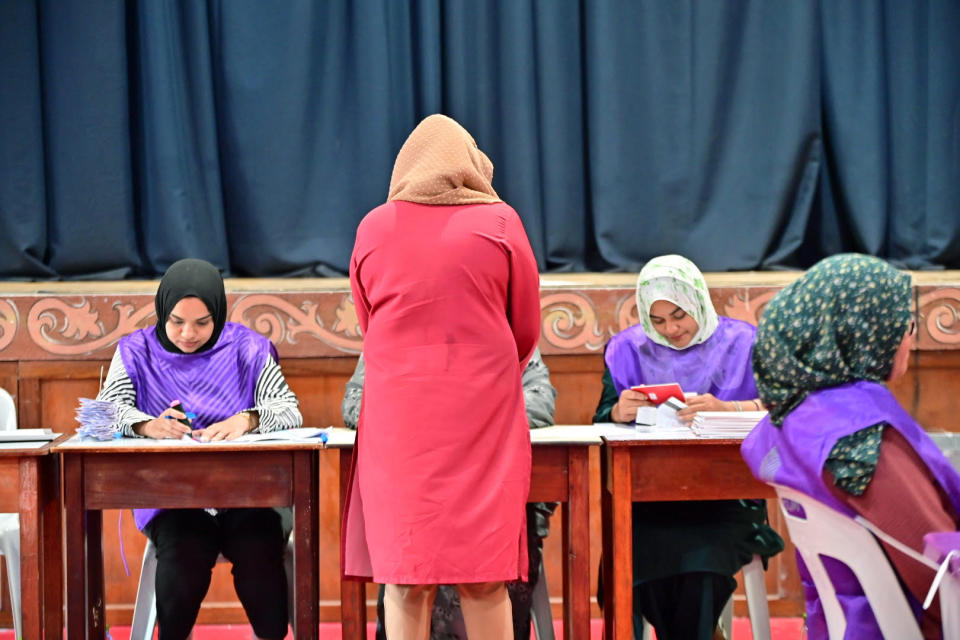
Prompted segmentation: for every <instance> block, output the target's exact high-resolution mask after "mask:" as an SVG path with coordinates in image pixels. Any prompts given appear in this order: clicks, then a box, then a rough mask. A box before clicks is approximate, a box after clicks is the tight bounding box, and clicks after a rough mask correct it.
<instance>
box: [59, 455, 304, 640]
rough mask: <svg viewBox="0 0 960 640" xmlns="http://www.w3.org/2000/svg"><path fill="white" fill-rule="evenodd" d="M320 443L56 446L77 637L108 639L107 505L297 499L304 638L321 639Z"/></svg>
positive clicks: (72, 631) (70, 622)
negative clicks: (105, 592)
mask: <svg viewBox="0 0 960 640" xmlns="http://www.w3.org/2000/svg"><path fill="white" fill-rule="evenodd" d="M320 446H321V443H319V442H316V443H313V442H259V443H242V444H236V443H207V444H191V443H185V442H181V441H178V440H142V439H139V438H137V439H134V438H123V439H119V440H110V441H107V442H96V441H84V440H81V439H80V438H78V437H76V436H74V437H73V438H71V439H70V440H68V441H66V442H65V443H63V444H60V445H58V446H56V447H55V449H54V450H55V451H56V452H58V453H60V455H61V456H62V462H63V484H64V505H65V520H66V523H65V530H66V539H67V635H68V637H69V638H71V639H72V638H84V637H90V638H103V637H104V631H105V617H104V601H103V555H102V547H101V530H102V528H101V513H100V511H101V510H102V509H130V508H150V507H160V508H204V507H222V508H241V507H267V506H286V505H292V506H293V516H294V518H293V535H294V540H295V548H294V591H295V593H296V598H295V613H294V619H295V624H296V628H297V637H298V638H317V637H318V634H319V624H320V623H319V615H318V614H319V610H318V607H319V594H318V591H319V585H318V583H319V579H318V570H319V567H318V565H319V556H318V533H317V523H316V522H315V521H316V519H317V491H318V486H317V485H318V475H317V473H318V471H317V461H318V459H317V449H318V448H319V447H320Z"/></svg>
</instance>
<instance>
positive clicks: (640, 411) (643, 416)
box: [634, 406, 657, 426]
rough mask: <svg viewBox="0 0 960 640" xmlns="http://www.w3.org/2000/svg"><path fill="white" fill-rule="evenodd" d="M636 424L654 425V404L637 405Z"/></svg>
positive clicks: (655, 422) (655, 409)
mask: <svg viewBox="0 0 960 640" xmlns="http://www.w3.org/2000/svg"><path fill="white" fill-rule="evenodd" d="M634 422H635V423H637V426H642V425H646V426H654V425H656V424H657V408H656V407H654V406H643V407H637V418H636V419H635V420H634Z"/></svg>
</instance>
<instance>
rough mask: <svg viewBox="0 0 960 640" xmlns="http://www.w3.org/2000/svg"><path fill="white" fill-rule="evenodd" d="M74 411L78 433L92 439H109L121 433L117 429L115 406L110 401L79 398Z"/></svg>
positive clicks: (117, 436)
mask: <svg viewBox="0 0 960 640" xmlns="http://www.w3.org/2000/svg"><path fill="white" fill-rule="evenodd" d="M76 412H77V417H76V420H77V422H79V423H80V426H79V427H77V433H79V434H80V435H82V436H85V437H87V438H93V439H94V440H111V439H113V438H119V437H120V436H121V435H122V434H121V433H120V432H119V431H118V430H117V427H118V426H119V425H118V424H117V407H116V405H115V404H113V403H112V402H108V401H106V400H94V399H92V398H80V406H79V407H77V410H76Z"/></svg>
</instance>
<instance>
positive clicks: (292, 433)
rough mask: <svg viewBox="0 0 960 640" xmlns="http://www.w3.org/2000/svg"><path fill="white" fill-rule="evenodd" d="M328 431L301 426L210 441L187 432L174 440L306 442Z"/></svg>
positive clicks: (320, 436)
mask: <svg viewBox="0 0 960 640" xmlns="http://www.w3.org/2000/svg"><path fill="white" fill-rule="evenodd" d="M327 431H329V428H327V429H320V428H318V427H300V428H298V429H281V430H280V431H270V432H267V433H245V434H244V435H242V436H240V437H239V438H234V439H233V440H210V441H204V440H200V439H199V438H198V437H197V436H191V435H190V434H187V433H185V434H183V437H182V438H180V440H174V441H173V442H190V443H192V444H199V445H209V444H214V445H216V444H237V443H240V442H306V441H310V440H318V439H320V438H322V437H323V435H324V434H325V433H327ZM161 442H162V441H161Z"/></svg>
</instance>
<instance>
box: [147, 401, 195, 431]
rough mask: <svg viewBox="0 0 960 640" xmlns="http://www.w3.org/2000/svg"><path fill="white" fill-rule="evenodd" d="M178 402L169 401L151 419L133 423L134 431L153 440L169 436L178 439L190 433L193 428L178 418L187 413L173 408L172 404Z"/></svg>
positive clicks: (183, 416)
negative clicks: (157, 414)
mask: <svg viewBox="0 0 960 640" xmlns="http://www.w3.org/2000/svg"><path fill="white" fill-rule="evenodd" d="M179 402H180V401H179V400H174V401H173V402H171V403H170V406H169V407H167V408H166V409H164V411H163V413H161V414H160V415H159V416H157V417H156V418H154V419H153V420H147V421H146V422H141V423H139V424H135V425H133V431H134V433H136V434H137V435H141V436H144V437H146V438H153V439H154V440H164V439H169V438H174V439H176V440H179V439H180V438H182V437H183V436H185V435H188V434H190V433H192V432H193V429H191V428H190V427H188V426H187V425H185V424H183V423H182V422H179V420H182V419H183V418H186V417H187V415H186V414H185V413H183V412H182V411H177V410H176V409H174V408H173V407H174V405H177V404H179Z"/></svg>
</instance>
